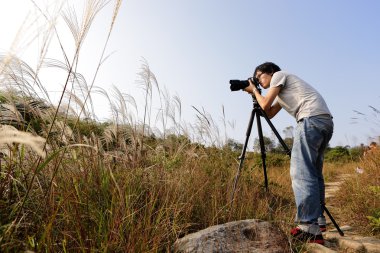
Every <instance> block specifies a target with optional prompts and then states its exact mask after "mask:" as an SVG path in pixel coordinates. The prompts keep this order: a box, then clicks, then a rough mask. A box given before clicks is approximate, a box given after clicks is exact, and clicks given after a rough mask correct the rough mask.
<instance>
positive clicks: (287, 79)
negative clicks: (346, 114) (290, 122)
mask: <svg viewBox="0 0 380 253" xmlns="http://www.w3.org/2000/svg"><path fill="white" fill-rule="evenodd" d="M278 86H281V90H280V92H279V94H278V96H277V101H278V103H279V104H280V105H281V107H282V108H284V109H285V110H286V111H287V112H288V113H289V114H291V115H292V116H293V117H295V118H296V120H297V121H299V120H300V119H302V118H304V117H311V116H317V115H322V114H329V115H331V113H330V110H329V108H328V107H327V104H326V102H325V100H324V99H323V98H322V96H321V95H320V94H319V93H318V91H316V90H315V89H314V88H313V87H312V86H311V85H309V84H308V83H306V82H305V81H304V80H302V79H301V78H299V77H297V76H295V75H293V74H289V73H287V72H285V71H278V72H276V73H274V74H273V76H272V80H271V82H270V87H278Z"/></svg>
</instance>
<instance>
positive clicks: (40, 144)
mask: <svg viewBox="0 0 380 253" xmlns="http://www.w3.org/2000/svg"><path fill="white" fill-rule="evenodd" d="M12 143H20V144H24V145H27V146H29V147H30V148H31V149H32V150H33V151H34V152H36V153H37V154H38V155H39V156H41V157H45V152H44V151H43V148H44V145H45V139H44V138H42V137H40V136H35V135H33V134H31V133H28V132H23V131H19V130H17V129H16V128H15V127H13V126H10V125H0V145H3V144H9V145H10V144H12Z"/></svg>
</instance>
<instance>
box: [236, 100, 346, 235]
mask: <svg viewBox="0 0 380 253" xmlns="http://www.w3.org/2000/svg"><path fill="white" fill-rule="evenodd" d="M252 100H253V109H252V112H251V117H250V119H249V123H248V128H247V132H246V138H245V142H244V146H243V150H242V152H241V155H240V157H239V160H240V162H239V167H238V171H237V173H236V176H235V179H234V184H233V190H232V195H231V204H232V202H233V201H234V197H235V191H236V186H237V182H238V181H239V177H240V173H241V170H242V168H243V162H244V159H245V153H246V151H247V146H248V141H249V137H250V135H251V131H252V125H253V121H254V119H255V116H256V122H257V131H258V136H259V143H260V152H261V160H262V165H263V172H264V182H265V190H266V191H267V192H268V176H267V167H266V151H265V146H264V137H263V130H262V126H261V119H260V116H262V117H264V119H265V120H266V121H267V123H268V125H269V126H270V128H271V129H272V131H273V133H274V134H275V135H276V137H277V139H278V141H279V142H280V144H281V146H282V147H283V148H284V150H285V152H286V154H287V155H289V156H290V155H291V151H290V149H289V148H288V146H287V145H286V143H285V142H284V140H283V139H282V138H281V136H280V134H279V133H278V132H277V130H276V128H275V127H274V125H273V124H272V122H271V121H270V119H269V117H268V116H267V114H266V113H265V111H264V110H263V109H262V108H261V107H260V105H259V103H258V102H257V100H256V97H255V96H254V95H252ZM321 208H322V209H323V210H324V211H325V212H326V213H327V215H328V216H329V218H330V220H331V221H332V223H333V224H334V226H335V228H336V229H337V230H338V232H339V234H340V235H341V236H344V233H343V231H342V230H341V229H340V227H339V226H338V224H337V223H336V222H335V220H334V218H333V217H332V215H331V214H330V212H329V210H328V209H327V207H326V206H325V203H321Z"/></svg>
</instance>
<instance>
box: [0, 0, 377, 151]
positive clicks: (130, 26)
mask: <svg viewBox="0 0 380 253" xmlns="http://www.w3.org/2000/svg"><path fill="white" fill-rule="evenodd" d="M31 2H32V1H30V0H2V1H1V2H0V24H1V27H2V31H3V33H2V36H1V39H0V50H1V51H3V52H4V51H7V50H9V49H10V45H11V44H12V41H13V39H14V36H15V34H16V32H17V30H18V28H19V27H20V26H21V24H22V20H23V19H24V18H25V17H26V15H27V13H28V10H30V9H33V7H32V4H31ZM35 2H36V3H37V4H38V5H39V6H45V5H46V3H49V2H50V3H51V2H56V1H53V0H51V1H46V0H40V1H35ZM79 2H82V1H72V3H74V4H72V5H74V6H75V5H77V4H78V3H79ZM112 7H113V2H111V3H110V4H109V5H108V6H107V7H106V8H104V9H103V10H102V11H101V12H100V14H99V16H98V17H97V18H96V20H95V22H94V24H93V27H92V30H91V31H90V34H89V36H88V38H87V39H86V42H85V44H84V46H83V52H82V56H81V58H80V60H81V62H82V64H81V65H80V66H82V69H81V70H82V71H83V74H84V75H85V77H87V78H88V79H89V80H91V79H92V76H93V73H94V71H95V67H96V66H95V65H94V63H96V61H97V60H98V59H99V57H100V53H101V48H102V46H103V45H104V41H105V38H106V34H107V31H108V30H107V29H108V27H109V22H110V19H111V17H112ZM42 9H43V8H42ZM379 12H380V1H377V0H361V1H359V0H357V1H353V0H318V1H304V0H286V1H285V0H266V1H258V0H235V1H225V0H224V1H220V0H218V1H217V0H191V1H175V0H160V1H148V0H131V1H124V2H123V3H122V6H121V10H120V13H119V16H118V18H117V20H116V25H115V29H114V31H113V33H112V35H111V40H110V42H109V44H108V47H107V53H109V54H110V53H112V54H111V56H110V57H109V58H108V59H107V61H106V62H105V63H104V64H103V66H102V68H101V71H100V73H99V77H98V79H97V82H96V85H98V86H101V87H104V88H106V89H108V88H109V87H111V85H114V86H117V87H118V88H119V89H120V90H121V91H123V92H126V93H129V94H131V95H133V96H136V98H137V100H138V101H137V102H138V103H139V101H141V99H138V98H139V96H141V94H142V90H141V87H139V85H138V83H137V82H136V80H137V79H138V75H137V73H138V72H139V71H140V68H141V64H142V59H143V58H145V59H146V61H147V62H148V64H149V66H150V69H151V70H152V71H153V73H154V74H155V75H156V77H157V80H158V82H159V84H160V85H162V86H165V87H166V88H167V90H168V91H169V92H170V94H172V95H178V96H179V97H180V99H181V101H182V107H183V118H184V119H185V120H186V121H188V122H192V121H194V120H195V119H196V116H195V115H196V111H195V110H194V109H193V108H192V106H195V107H197V108H200V109H202V108H204V110H205V111H207V112H208V113H210V114H211V115H213V118H214V120H215V122H219V123H220V125H221V129H222V128H223V127H222V120H221V118H222V115H223V114H222V107H224V111H225V116H226V118H227V120H228V121H229V122H234V124H233V125H234V127H228V130H227V132H228V135H229V137H231V138H233V139H235V140H237V141H239V142H243V141H244V139H245V134H246V128H247V124H248V120H249V117H250V114H251V109H252V99H251V97H250V96H249V95H247V94H246V93H244V92H240V91H238V92H231V91H230V89H229V80H230V79H247V78H248V77H250V76H251V75H252V72H253V70H254V68H255V67H256V66H257V65H259V64H261V63H263V62H265V61H272V62H275V63H277V64H278V65H279V66H280V67H281V68H282V69H283V70H286V71H288V72H292V73H294V74H296V75H298V76H299V77H301V78H302V79H304V80H305V81H307V82H308V83H310V84H311V85H312V86H314V87H315V88H316V89H317V90H318V91H319V92H320V93H321V94H322V95H323V96H324V98H325V100H326V102H327V104H328V106H329V108H330V110H331V112H332V114H333V116H334V123H335V131H334V136H333V138H332V140H331V145H332V146H337V145H350V146H354V145H358V144H360V143H364V144H368V142H369V141H370V139H371V138H372V137H376V136H379V135H380V131H379V123H380V119H379V118H378V117H379V116H380V115H379V114H378V113H375V112H374V111H373V110H372V109H371V108H370V107H369V106H373V107H374V108H377V109H380V84H379V81H378V80H379V77H378V76H377V75H378V73H379V70H380V50H379V49H380V18H379V16H378V13H379ZM79 13H80V12H79ZM29 14H30V12H29ZM32 14H33V12H32ZM58 22H60V23H59V24H60V25H62V26H64V24H63V22H62V20H58ZM61 32H64V29H63V28H62V30H61ZM66 32H67V31H66ZM63 37H64V38H65V39H67V43H68V44H69V43H72V41H70V35H69V33H68V34H67V35H65V36H63ZM28 50H29V51H30V50H32V47H30V48H27V47H26V46H25V47H22V50H20V51H18V52H16V53H17V54H18V55H19V56H20V57H21V58H23V59H24V60H26V61H27V62H28V57H30V56H31V55H33V53H30V52H29V51H28ZM49 54H51V55H54V48H53V49H51V50H50V51H49ZM30 61H32V60H30ZM47 89H48V90H50V91H51V92H52V93H54V92H57V91H59V88H57V87H53V86H49V87H47ZM264 93H265V91H264ZM95 106H96V112H97V114H98V117H99V118H107V110H106V109H105V108H104V107H105V106H104V104H103V102H100V101H96V105H95ZM355 111H359V112H362V113H364V114H365V116H363V115H358V114H357V113H355ZM352 118H357V119H352ZM272 122H273V124H274V125H275V127H276V129H277V130H278V132H280V134H282V132H283V130H284V129H285V128H286V127H288V126H295V125H296V122H295V120H294V118H292V117H291V116H290V115H288V114H287V113H286V112H285V111H284V110H282V111H281V112H280V113H279V114H278V116H276V117H275V118H273V119H272ZM262 124H263V127H264V134H265V135H267V136H270V135H271V134H270V130H269V128H268V127H267V124H266V123H265V121H263V123H262ZM221 131H223V130H221ZM256 137H257V131H256V127H254V128H253V132H252V135H251V140H253V139H254V138H256Z"/></svg>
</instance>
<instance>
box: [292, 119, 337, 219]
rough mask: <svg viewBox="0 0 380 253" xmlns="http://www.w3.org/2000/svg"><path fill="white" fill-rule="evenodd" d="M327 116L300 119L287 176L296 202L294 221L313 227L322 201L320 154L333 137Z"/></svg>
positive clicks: (321, 212) (321, 213) (323, 191)
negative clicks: (309, 224) (288, 175)
mask: <svg viewBox="0 0 380 253" xmlns="http://www.w3.org/2000/svg"><path fill="white" fill-rule="evenodd" d="M333 128H334V124H333V121H332V119H331V117H330V116H329V115H318V116H313V117H308V118H303V119H302V120H301V121H299V122H298V124H297V128H296V132H295V137H294V142H293V148H292V155H291V162H290V176H291V179H292V187H293V192H294V196H295V200H296V206H297V215H296V222H298V223H311V224H316V223H317V220H318V217H319V216H322V215H323V210H322V208H321V203H324V201H325V183H324V180H323V174H322V167H323V153H324V151H325V149H326V147H327V144H328V142H329V141H330V139H331V136H332V134H333Z"/></svg>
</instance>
